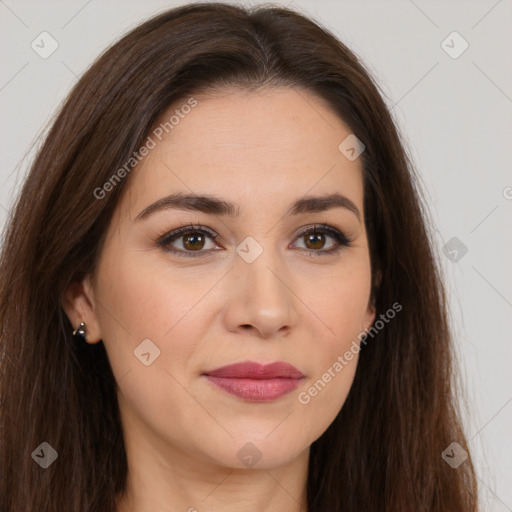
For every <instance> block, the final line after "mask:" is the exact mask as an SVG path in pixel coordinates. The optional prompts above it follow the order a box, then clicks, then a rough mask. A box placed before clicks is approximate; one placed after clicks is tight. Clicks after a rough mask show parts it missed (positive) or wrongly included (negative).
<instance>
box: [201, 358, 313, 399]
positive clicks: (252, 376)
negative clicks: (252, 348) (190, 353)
mask: <svg viewBox="0 0 512 512" xmlns="http://www.w3.org/2000/svg"><path fill="white" fill-rule="evenodd" d="M203 375H205V376H206V377H207V378H208V380H209V381H210V382H212V383H213V384H214V385H215V386H217V387H218V388H221V389H222V390H224V391H226V392H228V393H231V394H233V395H236V396H238V397H239V398H242V399H244V400H249V401H262V402H265V401H270V400H276V399H277V398H280V397H281V396H284V395H286V394H288V393H290V392H291V391H293V390H294V389H295V388H296V387H297V386H298V385H299V384H300V382H301V381H302V379H304V375H303V374H302V373H301V372H300V371H299V370H297V368H295V366H292V365H291V364H288V363H284V362H281V361H278V362H275V363H272V364H267V365H261V364H259V363H255V362H252V361H247V362H243V363H235V364H230V365H227V366H222V367H221V368H216V369H215V370H209V371H207V372H204V374H203Z"/></svg>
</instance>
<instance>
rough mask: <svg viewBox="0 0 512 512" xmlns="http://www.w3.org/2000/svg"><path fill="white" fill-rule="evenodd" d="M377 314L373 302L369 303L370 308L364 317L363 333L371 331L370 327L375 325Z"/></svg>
mask: <svg viewBox="0 0 512 512" xmlns="http://www.w3.org/2000/svg"><path fill="white" fill-rule="evenodd" d="M376 312H377V311H376V308H375V306H374V305H373V304H372V302H371V301H370V302H368V308H367V310H366V313H365V315H364V321H363V322H364V324H363V325H362V329H361V330H362V331H368V329H370V327H371V326H372V325H373V322H374V321H375V315H376Z"/></svg>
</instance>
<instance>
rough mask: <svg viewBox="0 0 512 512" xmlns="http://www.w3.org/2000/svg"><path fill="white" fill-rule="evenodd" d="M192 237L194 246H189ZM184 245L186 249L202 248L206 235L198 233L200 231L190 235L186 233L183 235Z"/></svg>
mask: <svg viewBox="0 0 512 512" xmlns="http://www.w3.org/2000/svg"><path fill="white" fill-rule="evenodd" d="M191 239H192V242H191V243H192V246H191V247H190V246H188V244H189V243H190V240H191ZM183 245H184V247H185V248H186V249H192V250H195V249H202V248H203V247H204V235H202V234H200V233H199V234H198V233H193V234H189V235H185V236H184V237H183Z"/></svg>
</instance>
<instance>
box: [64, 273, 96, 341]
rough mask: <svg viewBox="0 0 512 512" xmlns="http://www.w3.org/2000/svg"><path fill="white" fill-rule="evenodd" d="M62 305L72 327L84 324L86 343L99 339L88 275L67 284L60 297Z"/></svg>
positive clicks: (92, 293) (91, 288) (94, 305)
mask: <svg viewBox="0 0 512 512" xmlns="http://www.w3.org/2000/svg"><path fill="white" fill-rule="evenodd" d="M62 307H63V308H64V311H65V312H66V315H67V317H68V318H69V321H70V323H71V325H72V326H73V329H76V328H77V327H78V326H79V324H80V322H83V323H84V324H85V331H86V339H87V343H91V344H93V343H98V342H99V341H101V330H100V325H99V322H98V317H97V315H96V303H95V300H94V292H93V287H92V284H91V278H90V276H89V275H87V276H85V277H84V278H83V279H82V280H75V281H73V282H71V283H70V284H69V286H68V287H67V289H66V291H65V292H64V295H63V297H62Z"/></svg>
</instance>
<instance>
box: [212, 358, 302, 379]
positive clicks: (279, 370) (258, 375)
mask: <svg viewBox="0 0 512 512" xmlns="http://www.w3.org/2000/svg"><path fill="white" fill-rule="evenodd" d="M204 375H209V376H211V377H231V378H240V379H244V378H245V379H275V378H279V377H281V378H283V377H284V378H289V379H290V378H291V379H302V378H303V377H304V375H303V374H302V373H301V372H300V371H299V370H297V368H295V366H292V365H291V364H288V363H284V362H282V361H276V362H275V363H271V364H266V365H262V364H259V363H256V362H254V361H245V362H242V363H234V364H229V365H227V366H222V367H220V368H216V369H215V370H209V371H207V372H204Z"/></svg>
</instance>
